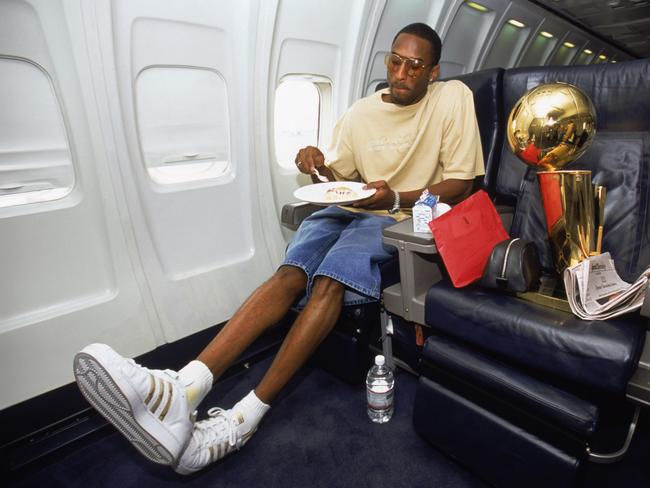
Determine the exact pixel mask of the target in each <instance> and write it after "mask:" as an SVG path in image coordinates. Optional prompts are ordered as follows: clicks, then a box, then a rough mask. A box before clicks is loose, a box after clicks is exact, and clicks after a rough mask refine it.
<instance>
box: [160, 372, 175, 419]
mask: <svg viewBox="0 0 650 488" xmlns="http://www.w3.org/2000/svg"><path fill="white" fill-rule="evenodd" d="M164 383H165V385H167V390H169V395H167V403H166V404H165V407H164V408H163V409H162V412H160V415H158V418H159V419H160V420H165V417H166V416H167V412H169V408H170V407H171V406H172V400H173V397H174V390H173V389H172V384H171V383H170V382H169V381H165V382H164Z"/></svg>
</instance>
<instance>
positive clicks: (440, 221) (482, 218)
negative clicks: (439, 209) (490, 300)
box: [429, 190, 509, 288]
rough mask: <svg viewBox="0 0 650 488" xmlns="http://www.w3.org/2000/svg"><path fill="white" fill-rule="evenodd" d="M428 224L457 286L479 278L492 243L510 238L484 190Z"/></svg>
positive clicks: (493, 244)
mask: <svg viewBox="0 0 650 488" xmlns="http://www.w3.org/2000/svg"><path fill="white" fill-rule="evenodd" d="M429 228H430V229H431V233H432V234H433V238H434V240H435V241H436V248H437V249H438V253H440V256H441V257H442V261H443V262H444V263H445V267H446V268H447V272H448V273H449V277H450V278H451V282H452V283H453V285H454V286H455V287H456V288H460V287H462V286H466V285H469V284H470V283H472V282H474V281H476V280H478V279H479V278H480V277H481V275H482V274H483V269H484V268H485V265H486V263H487V261H488V258H489V257H490V253H491V252H492V249H493V248H494V246H495V245H496V244H497V243H499V242H501V241H503V240H505V239H508V238H509V236H508V233H507V232H506V230H505V228H504V227H503V223H502V222H501V217H499V214H498V213H497V209H496V208H495V206H494V204H493V203H492V201H491V200H490V197H489V196H488V194H487V193H485V192H484V191H483V190H480V191H478V192H476V193H474V194H473V195H471V196H470V197H469V198H467V199H465V200H463V201H462V202H460V203H459V204H458V205H456V206H455V207H453V208H452V209H451V210H449V211H448V212H447V213H445V214H443V215H441V216H440V217H438V218H437V219H433V220H432V221H431V222H429Z"/></svg>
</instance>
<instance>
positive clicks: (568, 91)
mask: <svg viewBox="0 0 650 488" xmlns="http://www.w3.org/2000/svg"><path fill="white" fill-rule="evenodd" d="M595 132H596V111H595V109H594V106H593V104H592V103H591V100H590V99H589V97H587V95H585V94H584V92H582V91H581V90H580V89H578V88H577V87H575V86H573V85H570V84H568V83H559V82H558V83H547V84H542V85H539V86H537V87H535V88H533V89H531V90H529V91H528V92H527V93H526V94H524V96H523V97H521V98H520V99H519V101H518V102H517V103H516V104H515V106H514V108H513V109H512V111H511V112H510V116H509V117H508V125H507V127H506V135H507V138H508V143H509V146H510V149H511V150H512V151H513V152H514V153H515V155H517V157H518V158H519V159H521V160H522V161H523V162H524V163H526V164H528V165H531V166H533V167H536V168H537V169H538V170H539V171H538V172H537V180H538V182H539V189H540V194H541V196H542V203H543V205H544V215H545V217H546V227H547V230H548V235H549V241H550V245H551V251H552V253H553V261H554V268H555V272H556V273H557V275H558V276H559V277H560V278H561V277H562V273H563V272H564V270H565V269H566V268H567V267H569V266H572V265H574V264H576V263H578V262H580V261H582V260H584V259H585V258H587V257H589V256H591V255H593V254H597V253H600V247H601V242H602V228H603V211H604V205H605V189H604V188H603V187H600V186H598V187H596V188H594V187H593V186H592V183H591V171H583V170H572V171H566V170H560V168H562V167H563V166H565V165H566V164H568V163H570V162H572V161H575V160H576V159H577V158H579V157H580V156H581V155H582V154H583V153H584V152H585V151H586V150H587V148H588V147H589V145H590V144H591V141H592V139H593V137H594V134H595ZM560 281H561V279H560Z"/></svg>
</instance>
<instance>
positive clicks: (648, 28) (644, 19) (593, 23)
mask: <svg viewBox="0 0 650 488" xmlns="http://www.w3.org/2000/svg"><path fill="white" fill-rule="evenodd" d="M535 3H538V4H540V5H542V6H545V7H548V8H549V9H551V10H556V11H558V12H560V13H562V14H564V15H565V16H568V17H570V18H572V19H574V20H575V21H576V22H578V23H580V24H583V25H584V26H585V27H587V28H589V29H591V30H592V31H593V32H596V33H598V34H600V35H601V36H603V37H605V38H609V39H611V40H612V41H613V43H614V44H616V45H618V46H619V47H621V48H623V49H625V50H627V51H628V52H629V53H630V54H632V55H634V56H638V57H640V58H647V57H650V1H649V0H596V1H594V0H536V2H535Z"/></svg>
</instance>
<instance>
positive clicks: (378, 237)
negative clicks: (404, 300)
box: [283, 206, 397, 305]
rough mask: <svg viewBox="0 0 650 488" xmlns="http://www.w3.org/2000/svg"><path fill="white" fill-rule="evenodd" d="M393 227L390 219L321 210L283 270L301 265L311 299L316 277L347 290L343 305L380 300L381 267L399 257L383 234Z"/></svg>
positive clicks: (299, 238)
mask: <svg viewBox="0 0 650 488" xmlns="http://www.w3.org/2000/svg"><path fill="white" fill-rule="evenodd" d="M394 223H395V219H393V218H391V217H386V216H381V215H373V214H366V213H361V212H350V211H348V210H345V209H343V208H340V207H335V206H332V207H327V208H325V209H323V210H319V211H318V212H315V213H313V214H312V215H310V216H309V217H307V218H306V219H305V220H304V221H303V222H302V224H301V225H300V227H299V228H298V231H297V232H296V235H295V236H294V238H293V240H292V241H291V243H290V244H289V247H288V249H287V255H286V258H285V260H284V263H283V266H284V265H290V266H296V267H298V268H300V269H302V270H303V271H304V272H305V273H306V274H307V278H308V281H307V297H309V296H311V291H312V288H313V285H314V278H315V277H316V276H328V277H330V278H332V279H334V280H336V281H338V282H340V283H343V284H344V285H345V287H346V290H345V295H344V297H343V304H344V305H354V304H360V303H367V302H372V301H377V300H378V299H379V293H380V291H381V276H380V273H379V266H380V265H381V264H382V263H383V262H385V261H387V260H388V259H390V258H391V257H392V256H394V255H395V254H396V253H397V249H395V248H394V247H393V246H388V245H386V244H384V243H383V240H382V230H383V229H384V227H387V226H389V225H391V224H394ZM303 302H304V300H303Z"/></svg>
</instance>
